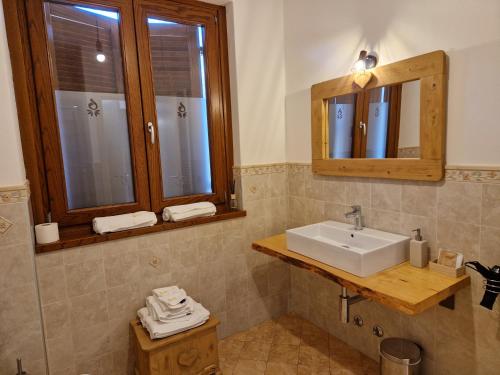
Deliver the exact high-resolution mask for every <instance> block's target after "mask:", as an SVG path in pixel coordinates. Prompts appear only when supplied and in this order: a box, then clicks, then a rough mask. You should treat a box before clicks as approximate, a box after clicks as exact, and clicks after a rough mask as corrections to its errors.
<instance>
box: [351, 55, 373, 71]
mask: <svg viewBox="0 0 500 375" xmlns="http://www.w3.org/2000/svg"><path fill="white" fill-rule="evenodd" d="M377 62H378V59H377V56H376V55H374V54H373V53H370V54H368V52H366V51H365V50H362V51H361V52H360V53H359V57H358V61H356V62H355V63H354V69H353V70H354V71H355V72H362V71H364V70H367V69H371V68H375V67H376V66H377Z"/></svg>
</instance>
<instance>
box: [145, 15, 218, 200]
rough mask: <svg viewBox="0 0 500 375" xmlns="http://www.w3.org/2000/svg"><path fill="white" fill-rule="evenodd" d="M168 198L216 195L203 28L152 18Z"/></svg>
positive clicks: (160, 128) (150, 28)
mask: <svg viewBox="0 0 500 375" xmlns="http://www.w3.org/2000/svg"><path fill="white" fill-rule="evenodd" d="M148 29H149V39H150V48H151V61H152V69H153V83H154V93H155V104H156V115H157V120H158V133H159V143H160V159H161V170H162V184H163V195H164V198H172V197H178V196H186V195H194V194H210V193H212V175H211V166H210V165H211V164H210V143H209V130H208V115H207V94H206V87H205V56H204V45H205V28H204V27H203V26H197V25H187V24H182V23H178V22H171V21H169V20H167V19H158V18H148Z"/></svg>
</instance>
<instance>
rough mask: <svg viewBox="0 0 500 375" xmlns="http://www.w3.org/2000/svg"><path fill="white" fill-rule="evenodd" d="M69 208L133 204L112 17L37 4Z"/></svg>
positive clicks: (112, 14)
mask: <svg viewBox="0 0 500 375" xmlns="http://www.w3.org/2000/svg"><path fill="white" fill-rule="evenodd" d="M44 12H45V20H46V26H47V35H48V43H49V51H50V54H51V56H50V61H51V65H52V66H51V70H52V72H53V77H52V82H53V87H54V98H55V103H56V107H57V108H56V109H57V121H58V128H59V135H60V140H61V149H62V157H63V164H64V177H65V183H66V194H67V201H68V208H69V209H70V210H71V209H79V208H88V207H98V206H105V205H114V204H123V203H131V202H134V201H135V193H134V179H133V173H132V161H131V152H130V140H129V130H128V121H127V103H126V99H125V94H124V77H123V62H122V55H121V41H120V30H119V28H120V15H119V13H118V11H113V10H112V9H111V10H110V9H109V8H106V10H104V9H101V8H97V7H93V6H88V5H85V6H83V5H82V6H77V5H74V4H66V3H64V2H60V1H57V2H56V1H54V2H53V1H45V2H44Z"/></svg>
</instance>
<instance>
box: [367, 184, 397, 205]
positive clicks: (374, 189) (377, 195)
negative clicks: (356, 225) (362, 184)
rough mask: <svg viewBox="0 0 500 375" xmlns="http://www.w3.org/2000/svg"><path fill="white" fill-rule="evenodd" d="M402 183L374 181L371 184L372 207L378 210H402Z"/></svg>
mask: <svg viewBox="0 0 500 375" xmlns="http://www.w3.org/2000/svg"><path fill="white" fill-rule="evenodd" d="M401 192H402V190H401V184H400V183H399V182H393V181H374V182H373V183H372V184H371V194H372V198H371V201H372V202H371V203H372V205H371V206H372V208H374V209H378V210H386V211H387V210H390V211H400V210H401Z"/></svg>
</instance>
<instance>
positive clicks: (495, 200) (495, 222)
mask: <svg viewBox="0 0 500 375" xmlns="http://www.w3.org/2000/svg"><path fill="white" fill-rule="evenodd" d="M481 213H482V215H481V224H482V225H487V226H490V227H497V228H500V185H483V199H482V211H481Z"/></svg>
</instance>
